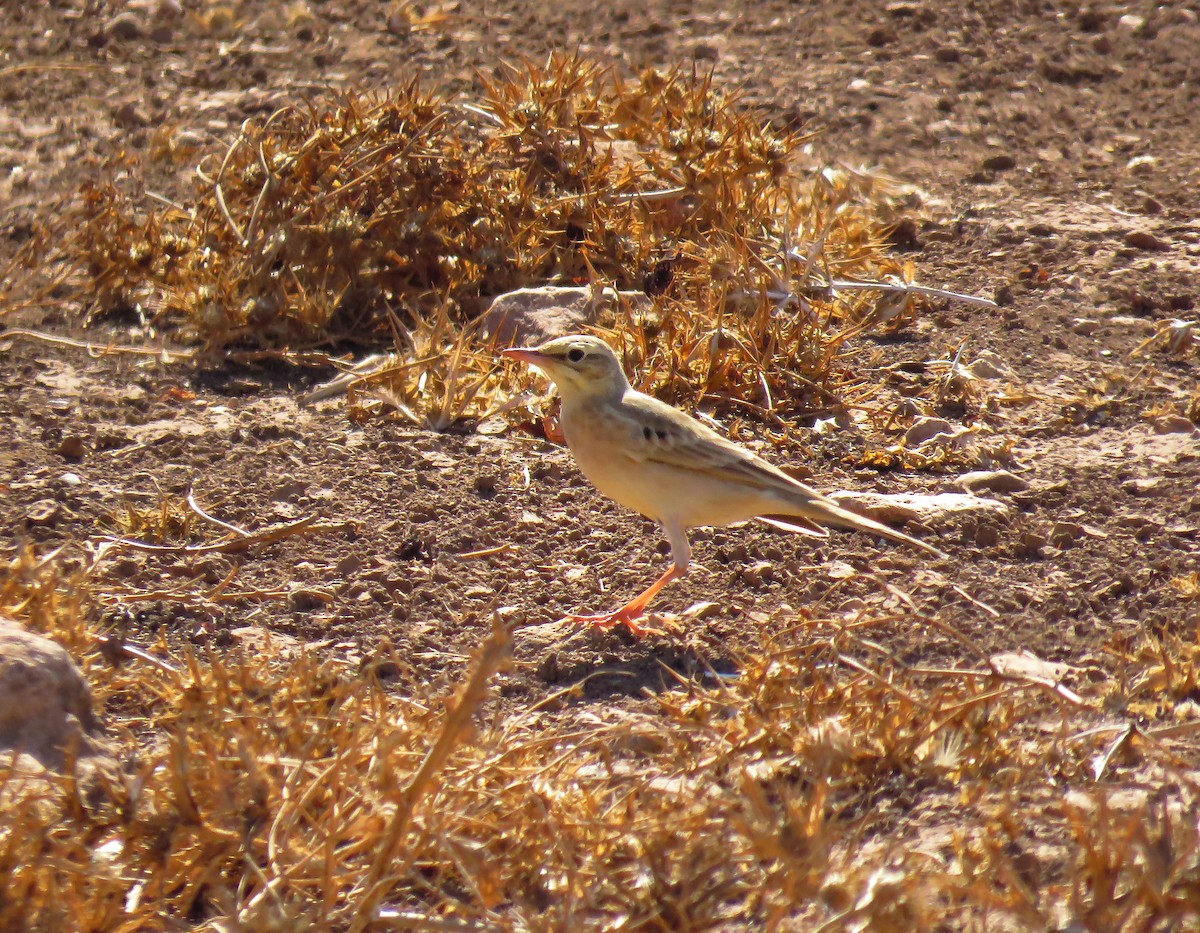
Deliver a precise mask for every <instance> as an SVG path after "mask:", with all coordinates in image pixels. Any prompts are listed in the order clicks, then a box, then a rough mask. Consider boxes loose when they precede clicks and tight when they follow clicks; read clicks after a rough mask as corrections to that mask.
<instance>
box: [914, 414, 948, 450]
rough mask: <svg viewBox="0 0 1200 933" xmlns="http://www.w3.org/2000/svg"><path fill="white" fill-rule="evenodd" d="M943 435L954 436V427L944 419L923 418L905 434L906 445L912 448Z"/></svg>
mask: <svg viewBox="0 0 1200 933" xmlns="http://www.w3.org/2000/svg"><path fill="white" fill-rule="evenodd" d="M942 434H948V435H950V436H953V435H954V427H953V426H952V425H951V424H950V422H949V421H946V420H945V419H944V418H922V419H921V420H920V421H918V422H916V423H915V424H913V426H912V427H910V428H909V429H908V431H907V432H905V434H904V443H906V444H908V446H910V447H915V446H917V445H919V444H923V443H925V442H926V441H928V440H931V439H932V438H935V437H938V436H939V435H942Z"/></svg>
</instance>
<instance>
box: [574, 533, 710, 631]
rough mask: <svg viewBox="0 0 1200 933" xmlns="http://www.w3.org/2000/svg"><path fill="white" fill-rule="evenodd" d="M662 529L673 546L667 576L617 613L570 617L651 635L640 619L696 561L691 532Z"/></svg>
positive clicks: (584, 623)
mask: <svg viewBox="0 0 1200 933" xmlns="http://www.w3.org/2000/svg"><path fill="white" fill-rule="evenodd" d="M662 525H663V530H664V531H666V533H667V539H668V540H669V541H670V542H671V566H670V567H668V568H667V572H666V573H664V574H663V575H662V576H661V577H659V578H658V579H657V580H655V581H654V582H653V583H651V584H650V586H648V587H647V588H646V591H645V592H644V593H642V594H641V595H640V596H636V597H634V598H633V599H631V600H630V601H629V602H627V603H626V604H625V605H624V606H622V607H621V608H620V609H618V610H616V611H615V612H601V613H599V614H597V615H569V616H567V618H568V619H569V620H570V621H572V622H578V623H580V624H582V625H591V626H595V627H596V628H598V629H602V630H607V629H610V628H614V627H615V626H618V625H624V626H625V627H626V628H628V629H629V631H630V632H631V633H632V634H634V635H637V636H641V635H645V634H646V633H647V632H649V631H651V629H648V628H645V627H643V626H641V625H638V619H640V618H642V616H644V615H645V614H646V607H647V606H649V605H650V601H651V600H652V599H654V597H655V596H657V595H658V594H659V593H660V592H661V591H662V589H663V587H665V586H666V585H667V584H668V583H671V582H673V581H675V580H678V579H679V578H680V577H682V576H683V575H684V574H685V573H686V572H687V568H688V563H689V562H690V561H691V559H692V549H691V546H690V545H689V544H688V539H687V532H686V531H685V530H684V529H683V528H682V527H681V526H677V525H675V524H674V523H667V522H663V523H662Z"/></svg>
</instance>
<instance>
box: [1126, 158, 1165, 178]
mask: <svg viewBox="0 0 1200 933" xmlns="http://www.w3.org/2000/svg"><path fill="white" fill-rule="evenodd" d="M1156 165H1158V159H1156V158H1155V157H1154V156H1149V155H1142V156H1135V157H1134V158H1132V159H1130V160H1129V161H1128V162H1126V163H1125V168H1126V169H1128V170H1129V173H1130V174H1131V175H1149V174H1150V173H1151V172H1152V171H1153V170H1154V167H1155V166H1156Z"/></svg>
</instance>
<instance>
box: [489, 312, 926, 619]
mask: <svg viewBox="0 0 1200 933" xmlns="http://www.w3.org/2000/svg"><path fill="white" fill-rule="evenodd" d="M501 355H502V356H504V357H506V358H509V359H516V360H520V361H522V362H524V363H526V364H528V365H530V366H533V367H536V368H537V369H539V370H541V371H542V372H543V373H544V374H545V375H546V376H547V377H548V378H549V379H550V380H551V381H552V382H553V383H554V384H555V386H556V387H557V389H558V394H559V397H560V399H561V410H560V413H559V426H560V427H561V429H562V433H563V436H564V438H565V439H566V442H567V446H568V447H569V448H570V450H571V454H572V456H573V457H574V459H575V463H576V465H578V467H579V469H580V471H581V472H582V473H583V474H584V476H586V477H587V478H588V480H590V481H591V482H592V484H593V485H594V486H595V487H596V488H597V489H598V490H600V492H602V493H603V494H604V495H606V496H608V497H609V498H610V499H613V500H615V501H616V502H618V503H620V504H621V505H623V506H626V507H627V508H630V509H633V510H634V511H637V512H640V513H641V514H642V515H644V516H646V517H647V518H650V519H652V520H654V521H656V522H658V524H659V525H660V526H661V527H662V530H663V533H664V534H665V535H666V538H667V541H668V542H669V543H670V546H671V565H670V567H668V568H667V571H666V572H665V573H664V574H663V575H662V576H661V577H659V578H658V579H657V580H655V581H654V583H652V584H651V585H650V586H649V587H648V588H647V589H646V590H645V591H644V592H643V593H641V594H640V595H638V596H636V597H634V598H633V599H631V600H630V601H629V602H628V603H626V604H625V605H623V606H621V607H620V608H618V609H616V610H613V611H611V612H604V613H599V614H595V615H570V616H568V617H567V618H568V619H570V620H571V621H574V622H579V623H585V624H588V625H592V626H596V627H598V628H601V629H610V628H614V627H617V626H622V625H624V626H625V627H626V628H627V629H628V630H629V631H630V632H631V633H632V634H633V635H635V636H642V635H645V634H646V633H647V632H649V631H651V629H648V628H645V627H644V626H642V625H641V624H640V620H641V619H642V618H643V617H644V616H645V615H646V610H647V607H648V606H649V605H650V603H651V601H652V600H653V599H654V598H655V597H656V596H657V595H658V594H659V592H661V591H662V589H663V588H664V587H666V586H667V585H668V584H670V583H672V582H673V581H675V580H678V579H679V578H680V577H682V576H683V575H684V574H685V573H686V572H687V569H688V565H689V564H690V563H691V557H692V551H691V544H690V542H689V541H688V529H690V528H695V527H700V526H720V525H729V524H733V523H736V522H743V521H747V520H749V519H752V518H758V519H761V520H763V521H766V522H768V523H770V524H772V525H776V526H777V527H782V528H784V529H786V530H788V531H793V532H799V533H801V534H809V535H814V536H817V537H826V536H827V535H828V532H827V531H825V530H824V529H825V527H826V526H831V527H835V528H842V529H849V530H853V531H862V532H866V533H868V534H874V535H879V536H880V537H884V538H888V539H889V540H891V541H896V542H899V543H902V544H907V545H909V546H910V547H914V548H917V549H919V550H922V551H925V552H926V553H928V554H932V555H934V556H936V557H943V558H944V557H945V556H946V555H945V554H944V553H943V552H942V551H940V550H938V549H937V548H935V547H933V546H932V545H930V544H926V543H925V542H924V541H919V540H917V539H916V538H913V537H910V536H909V535H906V534H904V533H903V532H900V531H896V530H895V529H893V528H889V527H888V526H886V525H883V524H880V523H879V522H877V521H874V520H872V519H869V518H866V517H864V516H861V515H857V514H855V513H854V512H851V511H848V510H847V509H844V508H842V506H840V505H838V504H837V503H836V502H834V501H833V500H832V499H830V498H828V497H826V496H824V495H822V494H821V493H819V492H817V491H816V490H814V489H810V488H809V487H808V486H806V485H804V484H803V483H801V482H800V481H798V480H796V479H794V478H793V477H791V476H789V475H788V474H787V473H784V472H783V471H782V470H780V469H779V468H778V467H775V466H773V465H772V464H770V463H768V462H767V461H766V460H764V459H763V458H761V457H759V456H758V455H757V454H755V453H753V452H751V451H749V450H747V449H746V448H745V447H742V446H740V445H739V444H736V443H734V442H733V441H730V440H728V439H727V438H725V437H723V436H721V434H719V433H718V432H717V431H714V430H713V429H712V428H710V427H708V426H707V425H705V424H702V423H701V422H700V421H697V420H696V419H695V418H693V417H691V416H690V415H688V414H686V413H684V412H682V411H680V410H679V409H677V408H674V407H672V406H671V405H668V404H667V403H666V402H663V401H661V400H660V399H657V398H654V397H653V396H651V395H646V394H644V393H642V392H639V391H637V390H636V389H634V388H633V387H632V386H631V385H630V384H629V379H628V378H627V377H626V375H625V371H624V370H623V369H622V368H621V362H620V360H618V359H617V355H616V354H615V353H614V352H613V350H612V348H611V347H610V346H609V345H608V344H607V343H605V342H604V341H603V340H601V339H600V338H598V337H594V336H591V335H587V334H574V335H570V336H565V337H557V338H555V339H553V340H549V341H547V342H545V343H542V344H541V345H539V346H536V347H509V348H507V349H505V350H502V351H501Z"/></svg>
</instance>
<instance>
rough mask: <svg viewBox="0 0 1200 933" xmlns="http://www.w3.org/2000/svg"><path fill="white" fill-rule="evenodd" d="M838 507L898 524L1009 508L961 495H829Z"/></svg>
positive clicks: (1000, 512)
mask: <svg viewBox="0 0 1200 933" xmlns="http://www.w3.org/2000/svg"><path fill="white" fill-rule="evenodd" d="M829 498H831V499H833V500H834V501H835V502H836V503H837V504H838V505H840V506H842V507H843V508H845V509H849V510H850V511H851V512H857V513H858V514H859V515H865V516H867V518H873V519H875V521H877V522H884V523H886V524H898V523H900V522H906V521H920V522H931V521H937V520H938V519H941V518H943V517H945V516H948V515H964V514H971V513H974V514H977V515H1007V514H1008V512H1009V511H1010V509H1009V507H1008V506H1007V505H1005V504H1004V503H1003V502H997V501H996V500H995V499H983V498H981V497H979V496H971V495H967V494H966V493H961V492H942V493H938V494H937V495H932V496H930V495H922V494H919V493H911V494H910V493H897V494H894V495H886V494H884V493H877V492H835V493H832V494H830V496H829Z"/></svg>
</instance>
